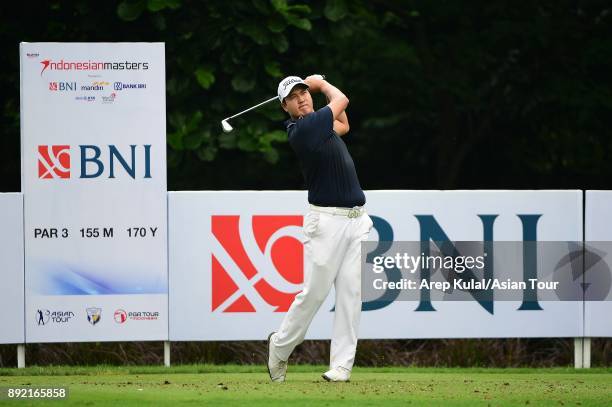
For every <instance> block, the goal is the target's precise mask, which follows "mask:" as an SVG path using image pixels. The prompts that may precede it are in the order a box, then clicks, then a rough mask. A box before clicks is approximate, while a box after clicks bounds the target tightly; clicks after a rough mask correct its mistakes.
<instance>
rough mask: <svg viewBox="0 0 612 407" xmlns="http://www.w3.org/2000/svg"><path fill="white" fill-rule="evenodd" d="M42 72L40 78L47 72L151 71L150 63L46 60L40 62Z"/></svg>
mask: <svg viewBox="0 0 612 407" xmlns="http://www.w3.org/2000/svg"><path fill="white" fill-rule="evenodd" d="M40 63H41V64H42V66H43V67H42V70H41V71H40V76H42V75H43V73H44V72H45V71H47V70H49V71H140V70H143V71H146V70H147V69H149V63H148V62H132V61H111V62H101V61H92V60H87V61H64V60H63V59H61V60H59V61H53V60H51V59H45V60H44V61H41V62H40Z"/></svg>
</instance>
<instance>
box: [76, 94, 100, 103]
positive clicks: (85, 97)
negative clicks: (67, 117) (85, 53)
mask: <svg viewBox="0 0 612 407" xmlns="http://www.w3.org/2000/svg"><path fill="white" fill-rule="evenodd" d="M74 99H75V100H79V101H82V102H95V101H96V97H95V96H89V95H83V96H76V97H75V98H74Z"/></svg>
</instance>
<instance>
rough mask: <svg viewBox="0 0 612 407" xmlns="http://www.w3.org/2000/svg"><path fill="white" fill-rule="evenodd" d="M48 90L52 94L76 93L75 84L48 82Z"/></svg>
mask: <svg viewBox="0 0 612 407" xmlns="http://www.w3.org/2000/svg"><path fill="white" fill-rule="evenodd" d="M49 90H50V91H53V92H58V91H59V92H64V91H76V90H77V84H76V82H49Z"/></svg>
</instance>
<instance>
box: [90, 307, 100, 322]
mask: <svg viewBox="0 0 612 407" xmlns="http://www.w3.org/2000/svg"><path fill="white" fill-rule="evenodd" d="M100 319H102V308H93V307H92V308H87V321H89V323H90V324H92V325H96V324H97V323H98V322H100Z"/></svg>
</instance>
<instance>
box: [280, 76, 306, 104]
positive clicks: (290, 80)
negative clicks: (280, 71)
mask: <svg viewBox="0 0 612 407" xmlns="http://www.w3.org/2000/svg"><path fill="white" fill-rule="evenodd" d="M296 85H303V86H305V87H306V88H308V85H307V84H306V82H304V80H303V79H302V78H300V77H299V76H287V77H286V78H285V79H283V80H282V81H280V83H279V84H278V100H279V101H280V102H281V103H283V100H285V98H286V97H287V96H288V95H289V94H290V93H291V90H292V89H293V88H294V87H295V86H296Z"/></svg>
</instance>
